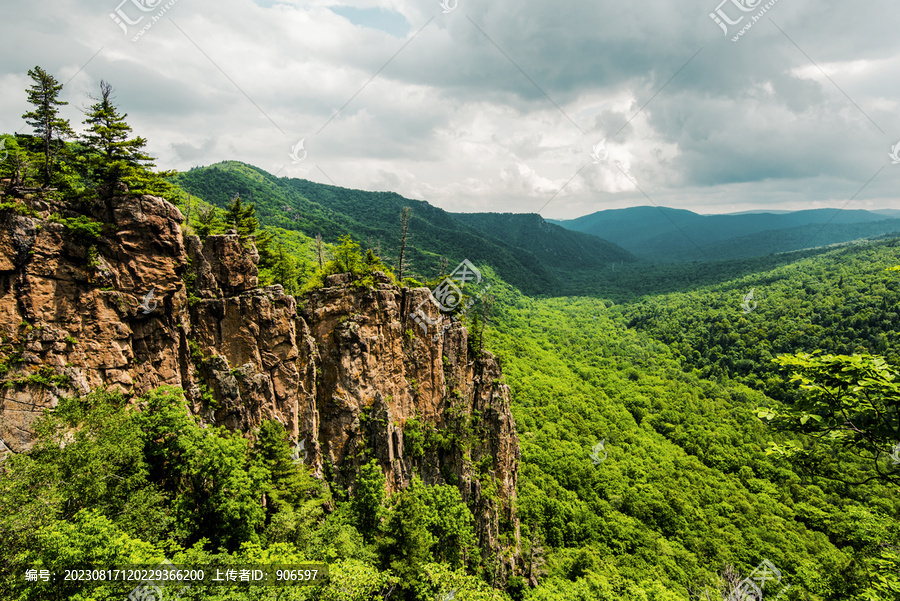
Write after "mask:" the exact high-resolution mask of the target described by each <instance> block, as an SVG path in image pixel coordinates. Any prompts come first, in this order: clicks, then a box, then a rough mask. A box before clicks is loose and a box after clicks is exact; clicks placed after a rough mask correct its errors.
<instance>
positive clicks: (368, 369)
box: [0, 196, 519, 578]
mask: <svg viewBox="0 0 900 601" xmlns="http://www.w3.org/2000/svg"><path fill="white" fill-rule="evenodd" d="M29 204H30V206H31V207H32V208H34V209H37V210H38V215H39V216H38V217H34V216H23V215H20V214H17V213H15V212H11V211H7V212H4V213H0V334H2V339H0V342H2V344H0V377H2V379H3V380H4V382H5V384H6V386H4V387H3V388H2V390H0V454H3V453H8V452H14V453H18V452H23V451H27V450H28V449H29V448H30V444H31V442H32V439H33V432H32V429H31V424H32V422H33V421H34V419H36V417H38V416H39V415H40V413H41V411H42V410H43V409H44V408H47V407H50V408H52V407H55V405H56V403H57V401H58V399H59V397H60V396H61V395H71V394H82V393H86V392H87V391H89V390H90V389H92V388H95V387H98V386H106V387H109V388H113V389H118V390H121V391H123V392H125V393H128V394H133V395H140V394H143V393H145V392H147V391H149V390H151V389H153V388H156V387H158V386H161V385H174V386H180V387H182V388H183V389H184V390H185V394H186V396H187V398H188V399H189V401H190V402H191V404H192V408H193V411H194V412H195V413H196V414H197V415H199V416H200V417H201V419H202V420H204V421H205V422H207V423H210V424H218V425H225V426H227V427H229V428H232V429H236V430H241V431H243V432H244V433H245V434H247V435H250V436H252V432H253V429H254V428H255V427H256V426H258V425H259V424H260V423H261V422H262V421H263V420H266V419H274V420H277V421H279V422H281V423H282V424H283V425H284V426H285V428H286V430H287V433H288V435H289V436H290V437H291V439H292V440H293V441H294V442H295V443H302V445H303V446H302V448H303V450H304V455H305V462H306V464H307V465H309V466H311V468H312V469H313V470H314V472H315V473H316V474H317V475H318V476H319V477H322V478H324V479H326V480H328V481H329V482H332V483H335V484H338V485H344V486H352V485H353V482H354V479H355V475H356V473H357V469H358V468H359V466H360V465H361V463H363V462H365V461H368V460H370V459H373V458H374V459H376V460H377V461H378V463H379V464H380V465H381V467H382V470H383V472H384V474H385V476H386V478H387V488H388V492H393V491H395V490H398V489H400V488H403V487H405V486H408V485H409V483H410V481H411V479H412V477H413V476H414V475H418V476H419V477H421V478H422V480H423V481H424V482H426V483H428V484H436V483H449V484H452V485H455V486H457V487H458V488H459V490H460V492H461V494H462V497H463V499H464V500H465V501H466V503H467V504H468V505H469V507H470V508H471V509H472V512H473V514H474V515H475V518H476V531H477V535H478V537H479V540H480V543H481V546H482V549H483V550H484V552H485V553H496V554H497V557H499V558H500V569H499V571H500V577H501V578H504V576H507V575H509V574H510V573H511V570H513V569H514V568H513V566H514V564H515V560H516V557H517V554H518V521H517V519H516V516H515V513H514V510H513V504H514V500H515V494H516V479H517V475H518V464H519V444H518V438H517V436H516V430H515V424H514V422H513V419H512V414H511V412H510V399H509V389H508V387H507V386H506V385H505V384H503V383H502V382H501V372H500V367H499V365H498V363H497V362H496V361H495V360H494V359H493V357H491V355H490V354H489V353H475V352H473V351H471V350H470V349H469V343H468V340H467V332H466V330H465V328H463V327H461V326H460V325H459V324H455V323H454V324H452V325H450V324H449V322H445V324H446V325H448V327H447V329H444V328H443V327H440V328H439V329H438V330H437V338H436V339H433V338H432V335H433V334H434V332H430V333H429V335H425V334H424V333H423V332H422V330H421V329H420V328H419V327H417V326H416V324H415V323H413V321H412V320H411V319H410V315H409V313H410V312H411V309H410V308H411V307H418V306H419V305H420V303H421V302H422V301H423V300H425V298H426V296H427V295H428V290H427V289H425V288H421V289H414V290H409V289H400V288H398V287H397V286H395V285H394V284H392V283H390V280H389V278H387V276H384V275H383V274H376V278H375V284H374V286H370V287H360V286H359V285H358V282H353V281H351V277H350V276H349V274H342V275H334V276H329V277H328V278H326V282H325V287H324V288H322V289H319V290H316V291H314V292H312V293H310V294H309V295H307V296H306V297H305V298H303V299H301V304H302V306H298V302H297V300H295V299H294V297H292V296H289V295H286V294H284V291H283V290H282V288H281V286H269V287H267V288H263V289H259V288H258V287H257V282H258V280H257V269H256V262H257V261H258V255H257V254H256V251H255V249H254V248H252V245H251V247H250V248H245V246H244V244H242V242H241V241H240V240H239V238H238V236H237V235H236V234H233V233H227V234H225V235H220V236H208V237H207V238H206V240H205V241H204V242H203V243H201V241H200V239H199V238H197V237H190V238H188V239H186V240H185V239H184V238H183V236H182V234H181V228H180V224H181V223H182V221H183V219H184V218H183V217H182V215H181V213H180V212H179V211H178V209H177V208H175V207H174V206H172V205H171V204H169V203H167V202H166V201H164V200H162V199H160V198H155V197H152V196H141V197H120V198H115V199H113V200H110V201H108V202H106V203H105V204H102V205H97V206H95V207H93V208H92V213H93V217H94V218H95V219H96V220H98V221H100V222H102V223H103V224H104V225H103V231H96V230H94V231H91V230H90V229H89V228H85V227H83V226H84V224H83V223H81V224H79V222H78V221H77V219H78V217H77V215H75V214H74V213H68V214H67V213H66V209H65V208H64V207H53V206H48V205H47V204H46V203H44V202H43V201H42V202H40V203H38V202H35V201H30V203H29ZM51 212H52V213H58V214H59V215H62V218H58V217H57V218H53V219H48V217H49V216H50V215H51ZM150 292H152V295H149V293H150ZM423 306H424V307H429V308H430V311H431V313H432V314H431V315H429V318H430V319H432V320H434V319H438V320H446V318H445V317H442V316H441V315H440V314H438V312H437V309H436V308H435V307H433V306H432V305H431V303H425V304H424V305H423ZM501 524H502V525H503V530H504V533H505V535H504V536H502V535H501V531H500V530H501Z"/></svg>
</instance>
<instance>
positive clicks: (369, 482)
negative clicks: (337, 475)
mask: <svg viewBox="0 0 900 601" xmlns="http://www.w3.org/2000/svg"><path fill="white" fill-rule="evenodd" d="M384 485H385V477H384V474H383V473H382V472H381V468H380V467H378V463H377V462H376V461H375V460H374V459H373V460H372V461H370V462H369V463H367V464H365V465H363V466H362V467H360V468H359V475H358V476H357V477H356V494H355V495H354V497H353V499H352V501H351V502H350V505H351V507H352V509H353V513H354V515H355V516H356V523H357V525H359V529H360V531H361V532H362V535H363V536H364V537H365V538H366V540H372V537H373V535H374V534H375V531H376V530H377V529H378V525H379V523H380V522H381V516H382V515H383V513H384V508H383V504H384V498H385V492H384Z"/></svg>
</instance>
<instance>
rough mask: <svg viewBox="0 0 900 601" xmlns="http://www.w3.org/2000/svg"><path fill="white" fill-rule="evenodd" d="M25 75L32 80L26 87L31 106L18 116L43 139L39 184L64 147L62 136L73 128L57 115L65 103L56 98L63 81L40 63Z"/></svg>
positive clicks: (46, 181) (46, 178)
mask: <svg viewBox="0 0 900 601" xmlns="http://www.w3.org/2000/svg"><path fill="white" fill-rule="evenodd" d="M28 76H29V77H31V79H32V81H34V84H33V85H32V86H31V88H29V89H28V102H29V103H30V104H32V105H34V110H31V111H28V112H27V113H25V114H24V115H22V118H23V119H25V122H26V123H28V125H30V126H32V127H33V128H34V133H35V135H36V136H37V137H38V138H39V139H40V140H41V141H42V143H43V144H42V145H43V149H42V154H43V161H42V164H41V167H42V172H43V184H44V186H50V184H51V182H52V180H53V167H54V163H55V162H56V156H57V155H58V153H59V152H60V150H61V149H63V148H64V147H65V146H64V144H63V142H62V139H63V138H68V137H73V136H74V135H75V132H74V131H73V130H72V127H71V126H70V125H69V120H68V119H63V118H62V117H61V116H60V115H59V108H58V107H60V106H65V105H67V104H69V103H68V102H65V101H63V100H60V99H59V94H60V92H61V91H62V89H63V85H62V84H61V83H59V82H58V81H57V80H56V78H55V77H53V76H52V75H50V74H49V73H47V72H46V71H44V70H43V69H42V68H41V67H35V68H34V69H30V70H29V71H28ZM54 138H55V140H54Z"/></svg>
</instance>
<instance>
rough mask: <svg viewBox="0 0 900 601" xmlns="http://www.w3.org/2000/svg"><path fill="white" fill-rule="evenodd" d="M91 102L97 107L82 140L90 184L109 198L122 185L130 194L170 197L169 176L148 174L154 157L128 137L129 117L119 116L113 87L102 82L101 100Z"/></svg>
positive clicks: (91, 112)
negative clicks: (165, 178)
mask: <svg viewBox="0 0 900 601" xmlns="http://www.w3.org/2000/svg"><path fill="white" fill-rule="evenodd" d="M90 98H91V100H93V101H94V104H93V105H91V107H90V109H89V110H88V112H87V118H86V119H85V120H84V123H85V125H87V126H88V128H87V133H86V134H85V135H84V137H83V142H84V145H85V149H86V153H85V154H86V163H87V173H88V177H89V178H90V180H91V181H92V182H93V183H94V184H95V185H98V186H100V187H101V188H102V189H103V191H104V192H105V193H107V194H112V192H113V191H114V190H115V186H116V184H118V183H120V182H121V183H124V184H125V185H127V186H128V188H129V189H130V190H134V191H142V192H147V193H152V194H159V195H165V196H169V195H170V194H171V185H170V184H168V182H165V180H164V179H163V177H165V176H167V175H169V174H168V173H163V174H155V173H153V172H151V171H150V170H149V168H150V167H153V157H151V156H150V155H148V154H146V153H145V152H144V150H143V149H144V147H145V146H146V145H147V140H146V139H145V138H142V137H140V136H138V137H136V138H131V137H129V136H130V135H131V131H132V130H131V126H130V125H128V123H127V122H126V121H125V118H126V117H127V116H128V114H127V113H124V114H122V113H119V109H118V108H117V107H116V106H115V104H113V87H112V86H111V85H110V84H109V83H107V82H105V81H101V82H100V96H99V97H96V98H95V97H93V96H91V97H90Z"/></svg>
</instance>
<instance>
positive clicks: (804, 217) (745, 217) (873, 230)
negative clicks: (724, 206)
mask: <svg viewBox="0 0 900 601" xmlns="http://www.w3.org/2000/svg"><path fill="white" fill-rule="evenodd" d="M548 221H550V222H551V223H556V224H557V225H561V226H563V227H565V228H567V229H570V230H573V231H578V232H584V233H587V234H591V235H594V236H597V237H599V238H603V239H604V240H608V241H610V242H613V243H614V244H618V245H619V246H621V247H622V248H624V249H626V250H628V251H629V252H631V253H633V254H634V255H635V256H638V257H640V258H644V259H652V260H657V261H715V260H723V259H743V258H749V257H759V256H765V255H769V254H773V253H781V252H789V251H794V250H802V249H805V248H814V247H821V246H828V245H830V244H838V243H842V242H849V241H851V240H858V239H860V238H870V237H877V236H883V235H885V234H889V233H893V232H897V231H900V211H897V210H893V209H884V210H879V211H864V210H846V209H845V210H837V209H810V210H806V211H790V212H743V213H732V214H726V215H700V214H698V213H694V212H692V211H686V210H683V209H672V208H668V207H648V206H643V207H631V208H627V209H610V210H606V211H598V212H596V213H592V214H590V215H585V216H584V217H579V218H577V219H569V220H563V221H555V220H548Z"/></svg>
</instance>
